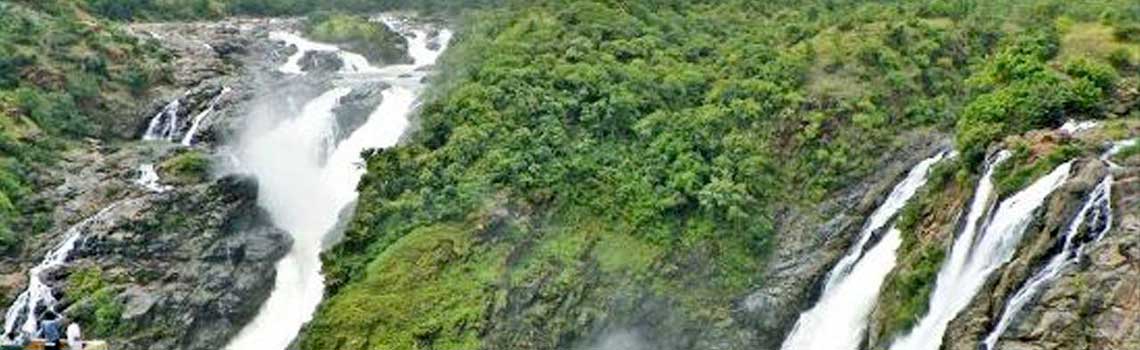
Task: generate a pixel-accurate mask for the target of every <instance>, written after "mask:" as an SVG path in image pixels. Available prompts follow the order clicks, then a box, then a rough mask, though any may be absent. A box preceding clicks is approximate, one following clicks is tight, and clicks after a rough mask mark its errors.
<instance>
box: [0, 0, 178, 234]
mask: <svg viewBox="0 0 1140 350" xmlns="http://www.w3.org/2000/svg"><path fill="white" fill-rule="evenodd" d="M0 52H3V53H4V54H3V55H0V252H4V251H7V250H8V249H10V248H12V247H13V246H15V245H17V244H18V243H19V242H20V240H21V238H22V237H24V236H25V235H27V234H29V233H30V232H28V231H36V230H39V229H42V226H43V224H42V222H41V221H42V218H43V217H44V215H46V214H43V213H44V212H45V211H46V210H44V208H39V207H38V206H37V205H35V204H34V203H30V202H29V201H28V200H27V198H28V197H29V195H30V193H31V192H32V189H33V188H36V186H37V183H35V181H34V180H33V179H34V176H33V175H34V174H35V172H36V168H37V167H40V166H44V165H47V164H50V163H51V162H53V161H54V158H55V157H54V155H55V154H56V153H57V152H59V151H60V150H62V149H65V148H67V147H68V145H69V144H70V143H71V142H73V141H74V140H78V139H82V138H86V137H102V138H113V137H117V136H122V135H123V133H124V132H126V133H130V132H133V130H134V126H133V125H128V126H124V125H123V123H122V122H121V121H120V119H119V118H121V116H119V115H116V114H117V113H121V111H122V110H124V109H127V108H124V107H125V106H130V105H133V104H134V103H137V102H136V101H135V100H136V99H138V98H139V96H138V94H139V93H142V92H144V91H145V90H147V89H148V88H149V86H150V85H152V84H156V83H161V82H162V81H163V80H164V77H165V73H164V70H163V68H162V66H161V64H160V61H161V59H162V57H163V53H162V52H159V50H158V48H157V47H154V46H149V45H144V44H142V43H139V42H137V41H136V40H135V39H134V38H133V37H131V36H129V35H128V34H126V33H125V32H123V31H122V30H121V28H119V26H118V25H116V24H114V23H110V22H106V21H102V20H98V19H94V18H92V17H91V16H89V15H87V14H86V13H84V12H83V11H82V10H81V9H79V8H78V7H77V6H76V5H75V4H74V3H73V2H72V1H62V0H59V1H20V2H2V3H0ZM124 129H129V130H130V131H124Z"/></svg>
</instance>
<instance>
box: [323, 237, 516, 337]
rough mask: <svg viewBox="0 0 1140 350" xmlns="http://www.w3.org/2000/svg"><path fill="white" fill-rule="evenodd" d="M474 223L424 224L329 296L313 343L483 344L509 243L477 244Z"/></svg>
mask: <svg viewBox="0 0 1140 350" xmlns="http://www.w3.org/2000/svg"><path fill="white" fill-rule="evenodd" d="M473 233H474V232H473V230H472V229H471V228H470V226H468V225H462V224H454V223H453V224H438V225H433V226H429V227H424V228H420V229H416V230H414V231H413V232H411V233H410V234H408V235H407V236H405V237H404V238H402V239H401V240H399V241H397V242H396V243H394V244H392V245H391V246H390V247H389V248H388V249H386V250H385V251H384V253H383V254H382V255H381V256H379V257H378V258H377V259H376V260H374V261H373V262H372V263H371V264H370V265H369V266H368V268H367V272H366V273H365V276H364V277H363V279H362V280H361V281H359V282H358V283H354V284H352V285H350V286H348V287H345V288H344V289H343V290H342V291H341V292H340V293H338V294H337V295H335V296H334V297H332V298H331V299H329V300H327V301H326V303H325V306H324V307H323V308H321V311H320V315H318V316H317V317H316V318H315V319H314V322H313V323H312V325H311V330H310V336H309V337H306V338H305V340H304V341H303V343H302V348H306V349H336V348H373V349H412V348H424V347H427V348H431V349H476V348H479V334H480V333H479V332H480V330H482V328H483V324H482V322H483V320H484V319H485V317H484V316H485V315H484V312H485V311H486V309H487V307H486V306H487V305H488V304H489V303H490V302H491V300H492V298H493V295H492V294H491V293H490V292H489V291H490V290H492V289H491V288H489V287H490V286H491V285H492V284H493V283H494V282H495V281H496V279H497V277H498V276H500V275H501V273H502V270H501V269H502V265H501V264H500V263H501V260H500V259H499V257H501V256H503V255H505V254H504V252H503V250H502V249H498V248H496V247H489V246H481V245H477V244H475V242H474V240H473Z"/></svg>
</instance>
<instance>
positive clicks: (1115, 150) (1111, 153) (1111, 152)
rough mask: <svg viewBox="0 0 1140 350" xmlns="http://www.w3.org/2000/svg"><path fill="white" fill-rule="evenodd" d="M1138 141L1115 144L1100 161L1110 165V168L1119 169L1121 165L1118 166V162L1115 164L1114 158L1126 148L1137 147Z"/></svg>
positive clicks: (1117, 142)
mask: <svg viewBox="0 0 1140 350" xmlns="http://www.w3.org/2000/svg"><path fill="white" fill-rule="evenodd" d="M1137 141H1138V139H1129V140H1123V141H1116V142H1113V143H1112V147H1110V148H1109V149H1108V151H1107V152H1104V154H1103V155H1101V156H1100V159H1101V160H1103V161H1104V162H1105V163H1108V166H1109V167H1111V168H1119V167H1120V165H1118V164H1116V162H1113V161H1112V157H1113V156H1115V155H1116V154H1117V153H1120V151H1123V150H1124V149H1125V148H1129V147H1133V146H1136V142H1137Z"/></svg>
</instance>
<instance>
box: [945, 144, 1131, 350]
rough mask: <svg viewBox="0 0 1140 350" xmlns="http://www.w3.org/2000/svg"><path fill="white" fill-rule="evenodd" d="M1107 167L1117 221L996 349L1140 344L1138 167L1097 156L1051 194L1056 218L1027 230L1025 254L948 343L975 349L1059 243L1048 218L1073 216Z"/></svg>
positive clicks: (987, 290)
mask: <svg viewBox="0 0 1140 350" xmlns="http://www.w3.org/2000/svg"><path fill="white" fill-rule="evenodd" d="M1109 172H1112V173H1114V175H1115V177H1116V185H1115V186H1114V188H1113V203H1112V205H1113V210H1114V214H1115V216H1114V218H1113V229H1112V230H1111V231H1109V233H1108V234H1107V236H1106V237H1105V238H1104V239H1103V240H1101V241H1099V242H1096V243H1094V244H1092V245H1091V246H1090V247H1089V249H1088V251H1087V255H1086V256H1085V257H1084V258H1082V259H1080V260H1079V262H1078V263H1077V264H1074V265H1070V266H1068V267H1067V268H1065V269H1064V270H1063V271H1062V273H1061V275H1060V276H1059V277H1058V278H1057V280H1055V281H1054V282H1053V283H1050V284H1049V285H1048V286H1046V287H1045V289H1044V290H1043V291H1041V292H1040V293H1039V294H1038V296H1037V297H1036V298H1034V299H1033V301H1032V302H1031V303H1030V304H1029V305H1028V306H1027V307H1026V308H1025V309H1023V310H1022V312H1021V313H1019V315H1018V317H1016V318H1015V319H1014V321H1013V323H1012V325H1011V327H1010V328H1009V329H1008V330H1007V331H1006V332H1005V333H1004V334H1003V335H1002V336H1001V337H1000V338H999V341H998V343H997V349H1009V350H1054V349H1135V348H1140V323H1138V322H1137V321H1140V289H1138V287H1140V216H1138V215H1140V172H1138V171H1137V170H1136V169H1134V168H1133V169H1106V168H1105V167H1104V166H1100V165H1099V162H1096V163H1093V164H1089V165H1087V166H1085V167H1083V168H1082V169H1081V170H1079V171H1078V173H1077V174H1078V176H1077V178H1076V179H1074V181H1071V184H1070V185H1068V186H1066V191H1065V192H1062V193H1060V194H1059V195H1058V196H1056V197H1057V198H1054V199H1053V200H1051V205H1050V206H1049V208H1048V209H1047V212H1045V213H1043V215H1045V216H1046V217H1049V218H1050V220H1045V222H1046V224H1045V225H1044V226H1043V228H1041V229H1038V230H1035V231H1036V233H1035V236H1031V237H1027V241H1026V243H1024V244H1023V246H1022V248H1021V251H1020V252H1019V255H1018V256H1019V258H1018V259H1016V260H1014V261H1013V262H1011V263H1010V264H1009V265H1008V267H1007V268H1005V270H1004V271H1003V274H1002V275H1001V276H1000V278H998V279H995V280H994V281H991V282H990V283H989V284H988V285H987V286H986V288H985V289H984V290H983V291H982V293H980V296H979V297H978V298H976V299H975V300H974V302H973V303H972V304H971V306H970V308H969V309H967V311H966V312H964V313H963V315H961V316H960V317H959V318H958V319H956V320H955V321H954V323H952V324H951V327H950V330H949V332H948V334H947V337H946V339H947V346H946V348H948V349H954V350H974V349H977V344H978V343H979V342H980V341H981V339H982V338H983V337H985V336H986V334H988V333H989V332H990V330H991V329H992V327H993V324H994V323H995V322H996V319H997V317H1000V314H1001V312H1002V308H1003V307H1004V306H1005V303H1006V301H1007V300H1008V298H1009V296H1010V294H1011V293H1012V292H1013V291H1014V290H1016V288H1017V287H1019V284H1020V283H1021V281H1024V280H1025V278H1027V276H1028V275H1029V274H1031V273H1033V272H1035V271H1036V270H1037V269H1039V268H1040V267H1041V265H1043V264H1044V260H1045V259H1047V258H1048V255H1050V254H1052V253H1053V252H1055V249H1057V247H1056V246H1055V244H1053V243H1054V242H1055V241H1056V239H1057V233H1056V230H1055V229H1053V228H1051V227H1052V226H1053V225H1051V224H1049V223H1050V222H1052V221H1054V220H1061V219H1065V218H1069V217H1071V216H1072V215H1071V214H1069V213H1070V212H1073V211H1074V209H1072V206H1073V205H1079V204H1080V202H1081V201H1082V199H1081V198H1080V197H1079V195H1081V194H1083V193H1085V192H1087V191H1088V189H1090V188H1091V187H1092V186H1093V185H1090V184H1089V183H1090V182H1092V181H1095V180H1096V179H1099V176H1103V175H1104V174H1107V173H1109ZM1093 184H1094V185H1095V182H1093ZM1067 197H1072V198H1067ZM1054 217H1055V218H1057V219H1052V218H1054ZM1035 231H1030V232H1031V233H1032V232H1035Z"/></svg>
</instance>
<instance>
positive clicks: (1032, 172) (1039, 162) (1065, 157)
mask: <svg viewBox="0 0 1140 350" xmlns="http://www.w3.org/2000/svg"><path fill="white" fill-rule="evenodd" d="M1011 143H1012V145H1011V147H1010V150H1011V151H1012V152H1013V156H1012V157H1011V158H1010V159H1009V160H1007V161H1006V162H1005V163H1002V164H1001V165H1000V166H998V168H997V169H996V170H995V171H994V183H995V184H996V186H997V193H998V195H999V196H1002V197H1005V196H1008V195H1011V194H1013V193H1014V192H1017V191H1018V190H1021V189H1022V188H1025V186H1028V185H1029V184H1030V183H1031V182H1033V180H1035V179H1037V178H1040V177H1041V176H1044V175H1045V174H1048V173H1049V172H1051V171H1053V169H1054V168H1056V167H1057V166H1059V165H1061V164H1063V163H1065V162H1068V161H1070V160H1073V159H1076V158H1077V157H1079V156H1082V155H1086V154H1088V151H1089V149H1090V148H1092V147H1090V146H1088V145H1083V144H1080V142H1077V141H1074V140H1064V143H1062V144H1058V145H1049V144H1047V143H1041V142H1035V143H1033V144H1032V145H1031V144H1030V143H1029V142H1027V141H1025V140H1015V141H1013V142H1011ZM1043 145H1044V146H1046V147H1049V146H1051V147H1050V148H1047V149H1041V148H1042V146H1043ZM1033 146H1036V147H1038V148H1039V149H1036V150H1034V149H1031V147H1033Z"/></svg>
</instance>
